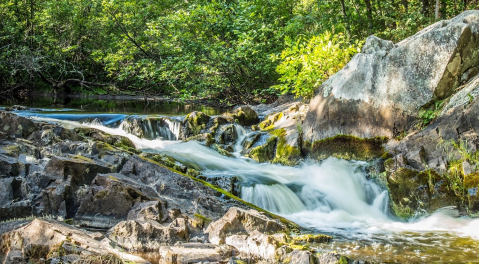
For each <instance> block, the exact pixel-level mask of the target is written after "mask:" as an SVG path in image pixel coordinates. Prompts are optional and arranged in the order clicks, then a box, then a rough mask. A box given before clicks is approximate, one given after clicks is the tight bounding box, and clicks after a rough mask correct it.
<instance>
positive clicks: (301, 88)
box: [273, 32, 361, 98]
mask: <svg viewBox="0 0 479 264" xmlns="http://www.w3.org/2000/svg"><path fill="white" fill-rule="evenodd" d="M286 42H287V43H286V45H287V48H286V49H284V50H283V52H282V53H281V56H280V59H281V63H280V64H279V65H278V67H277V68H276V70H277V72H278V73H279V74H281V77H280V78H279V80H280V81H281V82H282V84H278V85H275V86H273V87H274V88H275V89H278V90H280V91H281V92H282V93H290V92H291V93H294V94H295V95H296V96H303V97H307V98H310V97H312V96H313V93H314V90H315V89H316V88H318V87H319V86H320V85H321V84H322V83H323V82H324V81H325V80H327V79H328V78H329V77H331V76H332V75H334V74H335V73H336V72H337V71H339V70H340V69H341V68H343V67H344V66H345V65H346V63H347V62H348V61H349V60H350V58H351V57H352V56H353V55H354V54H356V53H357V52H359V51H360V45H361V44H360V43H359V42H358V41H356V42H355V43H353V44H351V43H348V42H347V41H346V39H345V37H344V35H343V34H332V33H330V32H325V33H323V34H321V35H319V36H313V37H312V38H311V39H309V40H304V39H303V38H301V37H299V38H298V39H297V40H295V41H293V40H291V39H289V38H287V39H286ZM273 59H275V60H277V59H278V58H277V57H274V58H273Z"/></svg>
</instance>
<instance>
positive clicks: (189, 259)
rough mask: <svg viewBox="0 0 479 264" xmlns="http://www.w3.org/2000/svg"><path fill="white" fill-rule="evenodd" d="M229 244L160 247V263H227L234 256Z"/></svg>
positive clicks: (190, 244)
mask: <svg viewBox="0 0 479 264" xmlns="http://www.w3.org/2000/svg"><path fill="white" fill-rule="evenodd" d="M234 251H235V250H234V248H233V247H231V246H228V245H221V246H216V245H211V244H199V243H185V244H182V245H180V246H163V247H161V248H160V251H159V252H160V256H161V257H160V262H159V263H160V264H188V263H227V262H228V260H229V259H231V258H232V257H233V256H234Z"/></svg>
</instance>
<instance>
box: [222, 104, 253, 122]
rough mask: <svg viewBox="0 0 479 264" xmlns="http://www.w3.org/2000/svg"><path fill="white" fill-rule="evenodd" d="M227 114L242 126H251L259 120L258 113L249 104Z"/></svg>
mask: <svg viewBox="0 0 479 264" xmlns="http://www.w3.org/2000/svg"><path fill="white" fill-rule="evenodd" d="M225 115H226V116H227V117H230V118H232V119H233V120H235V122H237V123H238V124H240V125H242V126H251V125H255V124H257V123H258V122H259V118H258V114H256V112H255V111H254V110H253V109H251V107H249V106H242V107H238V108H236V109H235V110H233V112H232V113H226V114H225Z"/></svg>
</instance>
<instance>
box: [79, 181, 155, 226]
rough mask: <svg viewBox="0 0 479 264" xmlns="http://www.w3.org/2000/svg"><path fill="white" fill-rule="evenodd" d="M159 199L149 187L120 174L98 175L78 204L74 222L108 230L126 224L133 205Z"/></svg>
mask: <svg viewBox="0 0 479 264" xmlns="http://www.w3.org/2000/svg"><path fill="white" fill-rule="evenodd" d="M154 199H158V195H157V193H156V192H155V190H153V189H152V188H151V187H149V186H147V185H145V184H142V183H140V182H137V181H135V180H134V179H131V178H128V177H126V176H124V175H122V174H118V173H111V174H98V175H97V176H96V177H95V179H94V180H93V181H92V183H91V185H90V187H89V189H88V195H87V196H86V197H85V198H84V199H83V200H82V201H81V204H80V207H79V208H78V211H77V213H76V214H75V217H74V221H75V223H76V224H80V225H81V226H89V227H96V228H111V227H113V226H115V225H116V224H118V223H119V222H121V221H123V220H126V219H127V217H128V214H129V212H130V210H131V209H132V207H133V206H134V204H135V203H142V202H145V201H151V200H154Z"/></svg>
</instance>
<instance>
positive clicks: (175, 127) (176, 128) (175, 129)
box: [164, 118, 181, 140]
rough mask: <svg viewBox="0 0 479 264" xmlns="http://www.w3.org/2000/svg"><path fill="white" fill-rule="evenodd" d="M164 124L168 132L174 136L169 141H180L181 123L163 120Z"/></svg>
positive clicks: (174, 120) (167, 119)
mask: <svg viewBox="0 0 479 264" xmlns="http://www.w3.org/2000/svg"><path fill="white" fill-rule="evenodd" d="M164 121H165V123H166V124H167V125H168V128H169V130H170V132H171V133H172V134H173V135H174V138H172V139H169V140H178V139H180V129H181V122H180V120H177V119H169V118H165V119H164Z"/></svg>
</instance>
